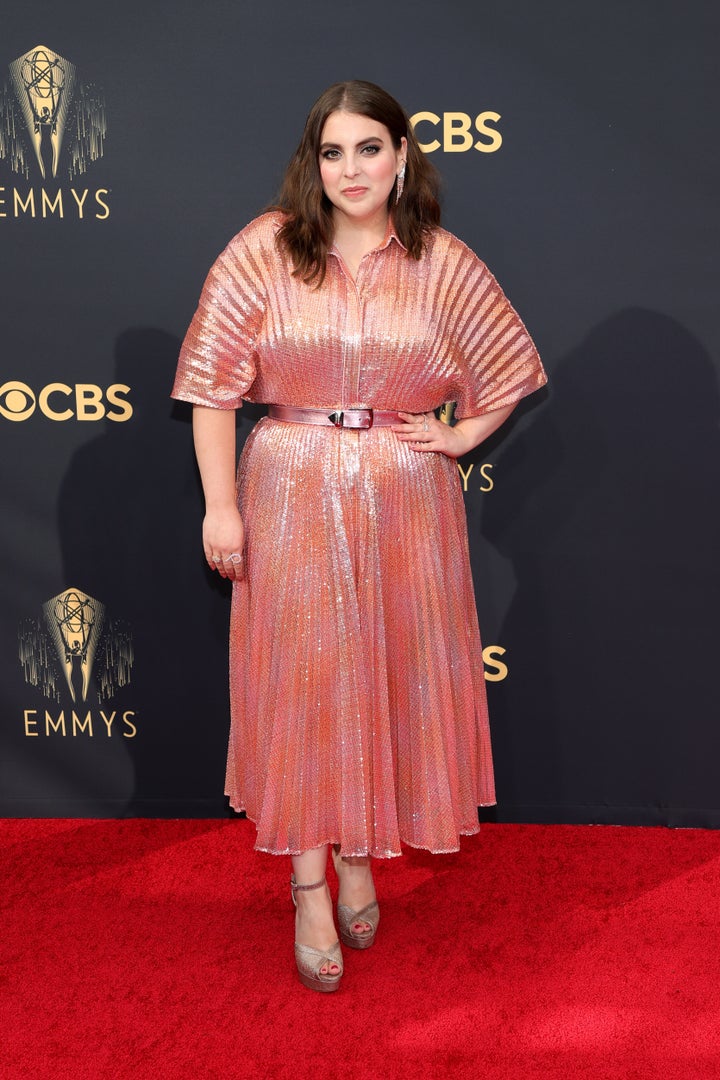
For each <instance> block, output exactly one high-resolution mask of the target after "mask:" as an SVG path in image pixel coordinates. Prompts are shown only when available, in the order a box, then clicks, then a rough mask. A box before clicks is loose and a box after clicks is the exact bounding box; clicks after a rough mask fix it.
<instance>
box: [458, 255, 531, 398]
mask: <svg viewBox="0 0 720 1080" xmlns="http://www.w3.org/2000/svg"><path fill="white" fill-rule="evenodd" d="M458 243H459V242H458ZM461 247H462V252H461V255H460V258H459V259H458V261H457V263H456V265H455V268H454V269H455V272H454V274H453V275H452V287H451V289H450V294H451V296H450V302H451V309H452V311H451V317H450V319H449V323H448V329H449V334H450V348H451V350H452V352H453V353H454V354H455V357H456V360H457V363H458V366H459V368H460V372H461V378H460V384H461V385H460V393H459V395H458V400H457V407H456V410H455V415H456V416H457V417H458V419H462V418H463V417H465V416H479V415H480V414H482V413H486V412H491V411H492V410H493V409H501V408H503V407H504V406H506V405H512V404H515V403H516V402H518V401H519V400H520V399H521V398H523V397H526V396H527V395H528V394H531V393H533V391H534V390H538V389H539V388H540V387H541V386H544V384H545V383H546V382H547V375H546V374H545V371H544V369H543V366H542V363H541V361H540V357H539V355H538V352H537V349H536V348H535V345H534V343H533V341H532V338H531V337H530V335H529V333H528V332H527V330H526V329H525V326H524V324H523V322H522V320H521V319H520V316H519V315H518V313H517V312H516V311H515V309H514V308H513V306H512V304H511V303H510V301H509V300H508V299H507V297H506V296H505V294H504V293H503V291H502V289H501V288H500V286H499V285H498V283H497V281H496V280H495V278H494V277H493V275H492V274H491V272H490V271H489V270H488V268H487V267H486V266H485V264H484V263H482V262H481V261H480V259H478V258H477V256H476V255H475V254H474V253H473V252H472V251H470V249H469V248H466V247H465V245H464V244H463V245H461Z"/></svg>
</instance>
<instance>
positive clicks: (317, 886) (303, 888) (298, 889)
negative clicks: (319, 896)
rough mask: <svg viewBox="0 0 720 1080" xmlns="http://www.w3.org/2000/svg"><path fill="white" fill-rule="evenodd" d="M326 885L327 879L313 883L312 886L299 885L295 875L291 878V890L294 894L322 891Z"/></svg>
mask: <svg viewBox="0 0 720 1080" xmlns="http://www.w3.org/2000/svg"><path fill="white" fill-rule="evenodd" d="M324 884H325V878H324V877H322V878H320V881H313V883H312V885H298V883H297V881H296V880H295V875H294V874H293V875H292V876H291V878H290V888H291V889H292V891H293V892H307V891H308V889H320V888H322V886H323V885H324Z"/></svg>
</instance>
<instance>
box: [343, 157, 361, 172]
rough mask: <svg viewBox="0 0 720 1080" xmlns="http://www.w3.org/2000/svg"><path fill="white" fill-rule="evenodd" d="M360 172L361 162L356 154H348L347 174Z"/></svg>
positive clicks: (346, 161) (346, 162) (346, 159)
mask: <svg viewBox="0 0 720 1080" xmlns="http://www.w3.org/2000/svg"><path fill="white" fill-rule="evenodd" d="M359 172H360V164H359V161H358V159H357V158H356V157H355V155H354V154H348V156H347V157H346V158H345V175H346V176H348V177H353V176H357V174H358V173H359Z"/></svg>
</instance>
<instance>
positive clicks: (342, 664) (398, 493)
mask: <svg viewBox="0 0 720 1080" xmlns="http://www.w3.org/2000/svg"><path fill="white" fill-rule="evenodd" d="M280 220H281V219H280V217H279V216H278V215H277V214H266V215H263V216H262V217H260V218H258V219H256V220H255V221H254V222H252V223H251V224H250V225H248V226H247V228H245V229H244V230H243V231H242V232H241V233H239V234H238V235H237V236H236V237H235V238H234V239H233V240H232V241H231V242H230V244H229V245H228V247H227V248H226V249H225V251H224V252H223V253H222V255H221V256H220V257H219V258H218V260H217V261H216V263H215V264H214V266H213V267H212V269H211V271H210V273H209V275H208V278H207V280H206V282H205V286H204V288H203V292H202V295H201V298H200V303H199V306H198V309H197V312H196V313H195V316H194V318H193V320H192V323H191V325H190V328H189V330H188V333H187V336H186V339H185V342H184V344H183V348H182V352H181V356H180V361H179V366H178V373H177V378H176V382H175V387H174V390H173V396H174V397H177V398H180V399H183V400H185V401H190V402H192V403H194V404H199V405H206V406H212V407H217V408H224V409H231V408H236V407H238V406H240V404H241V401H242V399H243V398H244V399H246V400H249V401H254V402H266V403H276V404H281V405H295V406H300V405H302V406H309V407H322V408H327V410H328V412H332V411H335V410H337V409H343V408H353V407H355V408H377V409H391V410H397V409H401V410H403V411H405V410H407V411H408V412H413V413H420V412H427V411H429V410H430V409H435V408H437V407H438V406H440V405H442V404H443V403H444V402H446V401H455V402H457V408H456V415H457V416H458V417H460V418H462V417H464V416H471V415H477V414H480V413H483V412H486V411H488V410H491V409H495V408H500V407H501V406H503V405H507V404H510V403H512V402H515V401H517V400H519V399H520V398H521V397H523V396H525V395H526V394H529V393H531V392H532V391H533V390H536V389H537V388H538V387H540V386H542V385H543V383H544V382H545V373H544V371H543V369H542V366H541V364H540V360H539V358H538V355H537V352H536V350H535V347H534V345H533V343H532V341H531V339H530V337H529V335H528V333H527V331H526V330H525V327H524V326H523V324H522V322H521V320H520V319H519V317H518V315H517V314H516V312H515V311H514V309H513V308H512V306H511V305H510V303H509V302H508V300H507V299H506V297H505V296H504V294H503V293H502V291H501V289H500V287H499V286H498V284H497V282H496V281H495V279H494V278H493V276H492V274H491V273H490V272H489V270H488V269H487V268H486V267H485V266H484V264H483V263H482V262H481V261H480V260H479V259H478V258H477V257H476V256H475V255H474V254H473V253H472V252H471V251H470V250H469V249H468V248H467V247H466V246H465V245H464V244H462V243H461V242H460V241H459V240H457V239H456V238H455V237H453V236H452V235H451V234H450V233H447V232H445V231H444V230H442V229H438V230H435V231H434V233H433V234H432V236H431V239H430V241H429V244H428V249H427V251H426V253H425V254H424V255H423V258H422V259H421V260H420V261H416V260H413V259H411V258H409V257H408V255H407V253H406V251H405V249H404V248H403V246H402V244H401V243H400V242H399V240H398V239H397V236H396V235H395V233H394V231H393V228H392V223H391V222H390V223H389V225H388V231H387V233H386V236H385V240H384V242H383V243H382V244H381V245H380V246H379V247H378V248H377V249H375V250H374V251H373V252H371V253H370V254H368V255H366V256H365V258H364V259H363V260H362V262H361V264H360V267H359V270H358V273H357V277H356V279H355V280H353V278H352V277H351V276H350V274H349V273H348V271H347V269H346V268H345V266H344V264H343V262H342V260H341V258H340V256H339V254H338V253H337V252H335V251H331V253H330V255H329V257H328V268H327V275H326V278H325V282H324V284H323V286H322V287H321V288H319V289H316V288H314V287H313V286H308V285H305V284H303V283H302V282H301V281H300V280H299V279H298V278H295V277H293V276H292V273H291V270H292V267H291V264H290V262H289V260H288V258H287V257H286V256H285V255H284V254H282V253H281V252H280V251H278V249H277V246H276V244H275V233H276V231H277V228H278V225H279V223H280ZM238 499H239V505H240V509H241V513H242V515H243V519H244V522H245V526H246V533H247V540H246V549H245V557H246V558H245V561H246V574H245V577H244V579H243V580H242V581H240V582H237V583H235V584H234V586H233V602H232V611H231V627H230V693H231V714H232V723H231V732H230V744H229V752H228V760H227V778H226V794H227V795H229V797H230V802H231V805H232V806H233V807H234V808H235V809H236V810H245V811H246V812H247V815H248V817H249V818H250V819H251V820H253V821H254V822H255V824H256V826H257V842H256V846H257V847H258V848H260V849H262V850H265V851H270V852H275V853H297V852H301V851H305V850H308V849H309V848H313V847H317V846H319V845H320V844H324V843H340V844H341V845H342V848H343V851H344V852H345V853H346V854H357V855H363V854H371V855H374V856H384V857H387V856H392V855H399V854H400V853H401V847H400V845H401V842H402V843H406V844H409V845H412V846H415V847H421V848H426V849H428V850H430V851H433V852H447V851H454V850H457V849H458V846H459V837H460V835H462V834H470V833H474V832H476V831H477V829H478V816H477V807H478V806H479V805H489V804H492V803H493V802H494V801H495V792H494V784H493V769H492V756H491V749H490V736H489V729H488V717H487V706H486V699H485V686H484V678H483V661H482V651H481V644H480V635H479V631H478V622H477V614H476V610H475V599H474V593H473V586H472V580H471V576H470V563H469V554H468V540H467V528H466V522H465V509H464V504H463V497H462V491H461V486H460V480H459V476H458V469H457V464H456V462H455V461H453V460H451V459H450V458H448V457H446V456H445V455H443V454H437V453H418V452H416V451H414V450H412V449H411V448H410V447H409V446H408V444H406V443H402V442H400V441H398V439H397V437H396V435H395V434H394V432H392V431H391V430H390V429H389V428H387V427H377V428H371V429H370V430H367V431H365V430H362V431H354V430H349V429H341V428H333V427H317V426H310V425H304V424H296V423H288V422H285V421H281V420H274V419H270V418H265V419H263V420H261V421H260V422H259V423H258V424H257V425H256V426H255V428H254V429H253V431H252V432H251V434H250V436H249V438H248V439H247V441H246V444H245V448H244V450H243V453H242V455H241V459H240V465H239V469H238Z"/></svg>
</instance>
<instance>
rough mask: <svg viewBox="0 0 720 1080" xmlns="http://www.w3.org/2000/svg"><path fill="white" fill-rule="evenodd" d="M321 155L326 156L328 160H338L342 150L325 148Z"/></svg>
mask: <svg viewBox="0 0 720 1080" xmlns="http://www.w3.org/2000/svg"><path fill="white" fill-rule="evenodd" d="M320 157H322V158H324V159H325V160H326V161H337V160H338V158H339V157H340V151H339V150H332V149H331V150H323V152H322V154H321V155H320Z"/></svg>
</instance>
